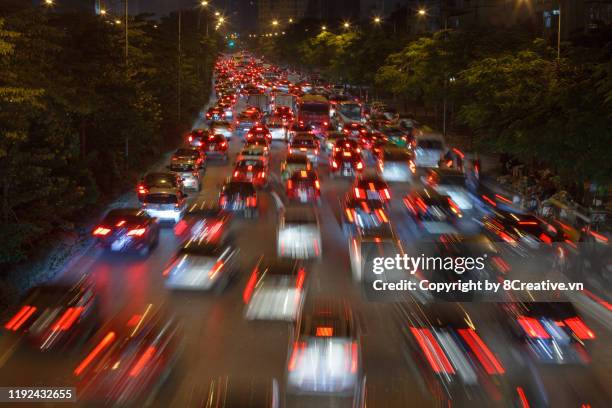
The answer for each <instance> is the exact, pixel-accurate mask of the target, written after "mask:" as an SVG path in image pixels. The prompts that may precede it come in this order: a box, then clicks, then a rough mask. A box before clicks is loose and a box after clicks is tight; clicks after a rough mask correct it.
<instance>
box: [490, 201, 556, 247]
mask: <svg viewBox="0 0 612 408" xmlns="http://www.w3.org/2000/svg"><path fill="white" fill-rule="evenodd" d="M482 225H483V227H484V231H485V232H486V233H487V234H489V236H491V237H492V238H493V239H494V240H496V241H500V242H503V243H505V244H507V245H506V246H505V248H508V249H511V250H512V251H513V252H516V253H517V254H519V255H526V254H528V253H532V252H533V251H537V254H538V255H553V256H555V255H557V253H558V252H557V251H558V249H557V248H556V247H553V244H554V245H556V244H559V243H565V242H566V241H565V238H566V237H565V234H564V232H563V230H562V229H561V228H556V227H554V226H553V225H551V224H550V223H548V222H546V221H545V220H543V219H541V218H538V217H537V216H535V215H532V214H515V213H512V212H508V211H502V210H496V211H495V212H494V213H493V214H491V215H487V216H485V217H484V218H483V219H482Z"/></svg>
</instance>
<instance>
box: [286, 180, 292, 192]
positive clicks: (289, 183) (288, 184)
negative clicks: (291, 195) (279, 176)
mask: <svg viewBox="0 0 612 408" xmlns="http://www.w3.org/2000/svg"><path fill="white" fill-rule="evenodd" d="M292 188H293V181H291V180H287V189H288V190H291V189H292Z"/></svg>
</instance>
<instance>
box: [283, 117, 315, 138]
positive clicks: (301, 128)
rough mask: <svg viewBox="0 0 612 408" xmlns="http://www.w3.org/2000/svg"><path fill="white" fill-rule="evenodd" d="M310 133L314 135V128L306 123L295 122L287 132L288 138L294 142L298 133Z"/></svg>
mask: <svg viewBox="0 0 612 408" xmlns="http://www.w3.org/2000/svg"><path fill="white" fill-rule="evenodd" d="M304 132H305V133H310V134H313V130H312V126H310V125H307V124H305V123H304V122H293V124H292V125H291V126H290V127H289V130H288V131H287V137H288V139H289V141H291V140H293V138H294V137H295V135H296V134H297V133H304Z"/></svg>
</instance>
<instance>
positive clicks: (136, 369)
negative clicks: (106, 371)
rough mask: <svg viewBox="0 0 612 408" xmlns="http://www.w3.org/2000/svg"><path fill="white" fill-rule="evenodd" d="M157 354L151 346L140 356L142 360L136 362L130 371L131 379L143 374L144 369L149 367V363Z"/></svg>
mask: <svg viewBox="0 0 612 408" xmlns="http://www.w3.org/2000/svg"><path fill="white" fill-rule="evenodd" d="M154 354H155V347H154V346H149V347H148V348H147V349H146V350H145V352H144V353H142V355H141V356H140V358H139V359H138V360H137V361H136V364H134V366H133V367H132V369H131V370H130V377H136V376H138V374H140V373H141V372H142V369H143V368H144V367H145V366H146V365H147V363H148V362H149V361H151V359H152V358H153V355H154Z"/></svg>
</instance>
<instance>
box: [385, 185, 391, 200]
mask: <svg viewBox="0 0 612 408" xmlns="http://www.w3.org/2000/svg"><path fill="white" fill-rule="evenodd" d="M383 193H384V194H385V197H387V200H390V199H391V194H390V193H389V189H388V188H385V189H384V190H383Z"/></svg>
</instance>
